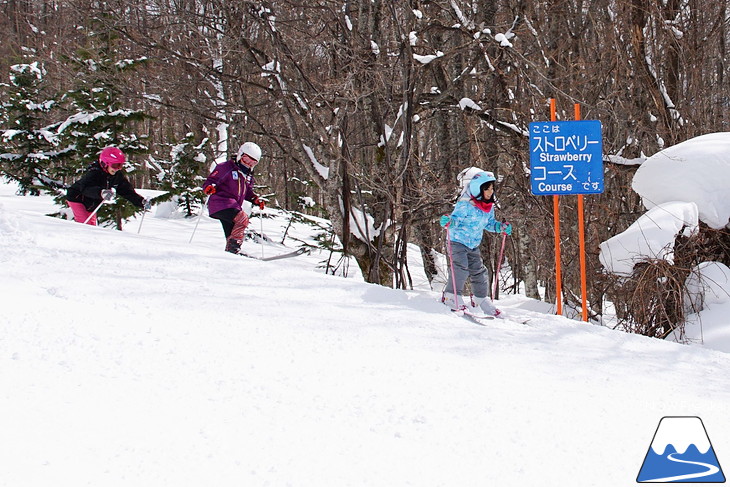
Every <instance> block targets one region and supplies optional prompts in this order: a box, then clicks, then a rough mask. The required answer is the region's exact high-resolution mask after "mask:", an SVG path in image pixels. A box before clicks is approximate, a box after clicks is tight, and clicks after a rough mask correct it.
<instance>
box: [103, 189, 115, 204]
mask: <svg viewBox="0 0 730 487" xmlns="http://www.w3.org/2000/svg"><path fill="white" fill-rule="evenodd" d="M115 194H116V191H114V188H112V189H102V190H101V199H103V200H104V201H105V202H107V203H109V202H110V201H113V200H114V195H115Z"/></svg>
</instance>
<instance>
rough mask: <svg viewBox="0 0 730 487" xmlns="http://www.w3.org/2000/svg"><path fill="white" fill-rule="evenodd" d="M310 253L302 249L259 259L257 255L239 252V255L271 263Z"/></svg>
mask: <svg viewBox="0 0 730 487" xmlns="http://www.w3.org/2000/svg"><path fill="white" fill-rule="evenodd" d="M307 252H309V251H308V250H307V249H306V248H304V247H302V248H299V249H297V250H294V251H293V252H287V253H285V254H278V255H272V256H269V257H257V256H255V255H251V254H246V253H244V252H239V253H238V255H240V256H242V257H248V258H250V259H256V260H262V261H266V262H268V261H270V260H279V259H288V258H290V257H296V256H298V255H302V254H304V253H307Z"/></svg>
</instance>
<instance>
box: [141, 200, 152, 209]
mask: <svg viewBox="0 0 730 487" xmlns="http://www.w3.org/2000/svg"><path fill="white" fill-rule="evenodd" d="M142 208H144V210H145V211H148V210H151V209H152V203H150V200H148V199H147V198H145V199H143V200H142Z"/></svg>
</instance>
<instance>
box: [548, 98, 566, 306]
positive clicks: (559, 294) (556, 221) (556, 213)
mask: <svg viewBox="0 0 730 487" xmlns="http://www.w3.org/2000/svg"><path fill="white" fill-rule="evenodd" d="M557 118H558V117H557V116H556V114H555V98H550V121H551V122H555V121H556V120H557ZM553 226H554V227H555V299H556V301H557V309H556V310H555V314H559V315H562V314H563V284H562V283H563V277H562V272H561V268H560V196H559V195H557V194H556V195H553Z"/></svg>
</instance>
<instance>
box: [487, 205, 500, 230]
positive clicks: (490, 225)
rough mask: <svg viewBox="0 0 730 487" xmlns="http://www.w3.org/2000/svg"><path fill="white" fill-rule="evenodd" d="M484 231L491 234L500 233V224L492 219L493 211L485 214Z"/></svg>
mask: <svg viewBox="0 0 730 487" xmlns="http://www.w3.org/2000/svg"><path fill="white" fill-rule="evenodd" d="M484 230H486V231H488V232H491V233H502V223H501V222H498V221H497V220H496V219H495V218H494V210H492V211H490V212H489V213H487V224H486V225H485V226H484Z"/></svg>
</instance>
